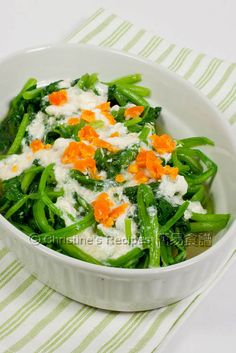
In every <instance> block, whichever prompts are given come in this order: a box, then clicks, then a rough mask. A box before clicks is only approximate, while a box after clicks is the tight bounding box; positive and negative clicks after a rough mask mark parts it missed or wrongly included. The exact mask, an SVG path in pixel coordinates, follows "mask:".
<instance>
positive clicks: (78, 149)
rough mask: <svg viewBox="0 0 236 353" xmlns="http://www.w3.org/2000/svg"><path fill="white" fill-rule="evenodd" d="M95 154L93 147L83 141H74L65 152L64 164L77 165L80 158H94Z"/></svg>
mask: <svg viewBox="0 0 236 353" xmlns="http://www.w3.org/2000/svg"><path fill="white" fill-rule="evenodd" d="M94 154H95V149H94V147H93V146H91V145H87V144H86V143H84V142H82V141H79V142H76V141H72V142H70V144H69V146H68V147H67V148H66V149H65V151H64V154H63V156H62V163H65V164H66V163H75V162H76V161H77V159H78V158H88V157H93V156H94Z"/></svg>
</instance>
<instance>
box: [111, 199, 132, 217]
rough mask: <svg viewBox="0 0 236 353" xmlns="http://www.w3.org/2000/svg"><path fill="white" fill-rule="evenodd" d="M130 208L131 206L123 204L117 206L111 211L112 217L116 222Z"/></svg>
mask: <svg viewBox="0 0 236 353" xmlns="http://www.w3.org/2000/svg"><path fill="white" fill-rule="evenodd" d="M128 206H129V204H128V203H122V204H121V205H120V206H117V207H116V208H114V209H113V210H112V211H111V213H110V217H111V218H113V219H114V220H115V219H117V218H118V217H119V216H121V215H122V213H124V212H125V210H126V208H127V207H128Z"/></svg>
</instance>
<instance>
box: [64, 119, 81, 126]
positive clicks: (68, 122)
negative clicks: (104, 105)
mask: <svg viewBox="0 0 236 353" xmlns="http://www.w3.org/2000/svg"><path fill="white" fill-rule="evenodd" d="M79 122H80V119H79V118H77V117H72V118H69V119H68V121H67V124H68V125H78V124H79Z"/></svg>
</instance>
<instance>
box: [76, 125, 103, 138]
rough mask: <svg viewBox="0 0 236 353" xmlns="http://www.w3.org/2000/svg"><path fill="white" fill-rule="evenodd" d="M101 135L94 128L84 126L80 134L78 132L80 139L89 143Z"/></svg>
mask: <svg viewBox="0 0 236 353" xmlns="http://www.w3.org/2000/svg"><path fill="white" fill-rule="evenodd" d="M98 136H99V135H98V134H97V133H96V131H95V130H94V128H93V127H92V126H89V125H87V126H84V127H83V128H82V129H81V130H80V131H79V132H78V137H79V138H80V139H81V140H87V141H89V142H92V141H93V139H94V138H95V137H98Z"/></svg>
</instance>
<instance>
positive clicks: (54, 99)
mask: <svg viewBox="0 0 236 353" xmlns="http://www.w3.org/2000/svg"><path fill="white" fill-rule="evenodd" d="M48 99H49V102H50V103H51V104H52V105H58V106H59V105H63V104H65V103H67V102H68V95H67V92H66V90H64V89H62V90H60V91H57V92H52V93H51V94H49V96H48Z"/></svg>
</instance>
